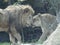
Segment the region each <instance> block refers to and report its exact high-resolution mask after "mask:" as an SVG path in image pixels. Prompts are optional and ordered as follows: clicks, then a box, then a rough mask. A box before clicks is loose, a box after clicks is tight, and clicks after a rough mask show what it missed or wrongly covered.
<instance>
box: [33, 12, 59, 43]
mask: <svg viewBox="0 0 60 45" xmlns="http://www.w3.org/2000/svg"><path fill="white" fill-rule="evenodd" d="M57 24H58V22H57V20H56V16H54V15H51V14H48V13H45V14H40V13H39V14H38V15H36V16H34V17H33V27H36V26H37V27H41V28H42V32H43V33H42V35H41V37H40V39H39V40H38V42H40V43H43V42H44V41H45V40H46V39H47V37H48V36H49V35H50V34H51V33H52V32H53V31H54V30H55V29H56V27H57Z"/></svg>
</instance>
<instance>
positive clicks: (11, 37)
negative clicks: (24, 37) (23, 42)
mask: <svg viewBox="0 0 60 45" xmlns="http://www.w3.org/2000/svg"><path fill="white" fill-rule="evenodd" d="M9 37H10V42H11V45H16V42H15V38H14V36H13V35H12V34H11V33H9Z"/></svg>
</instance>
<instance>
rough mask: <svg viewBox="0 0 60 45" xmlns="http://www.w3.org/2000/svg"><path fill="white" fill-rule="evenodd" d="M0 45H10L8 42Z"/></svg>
mask: <svg viewBox="0 0 60 45" xmlns="http://www.w3.org/2000/svg"><path fill="white" fill-rule="evenodd" d="M0 45H10V43H8V42H0Z"/></svg>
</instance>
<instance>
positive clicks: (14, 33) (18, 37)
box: [11, 26, 21, 45]
mask: <svg viewBox="0 0 60 45" xmlns="http://www.w3.org/2000/svg"><path fill="white" fill-rule="evenodd" d="M11 32H12V34H13V36H14V37H15V38H16V39H17V41H18V42H17V43H18V45H21V35H20V34H19V33H18V32H17V31H16V29H15V27H14V26H11Z"/></svg>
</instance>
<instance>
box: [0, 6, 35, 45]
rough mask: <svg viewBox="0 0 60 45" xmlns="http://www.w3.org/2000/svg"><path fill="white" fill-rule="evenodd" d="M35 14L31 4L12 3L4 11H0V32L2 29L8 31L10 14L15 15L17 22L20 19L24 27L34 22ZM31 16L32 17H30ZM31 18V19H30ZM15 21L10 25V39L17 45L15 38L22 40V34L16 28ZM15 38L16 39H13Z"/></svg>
mask: <svg viewBox="0 0 60 45" xmlns="http://www.w3.org/2000/svg"><path fill="white" fill-rule="evenodd" d="M33 14H34V10H33V9H32V7H31V6H29V5H11V6H8V7H7V8H6V9H4V10H3V11H1V12H0V17H1V20H0V27H1V28H0V29H1V30H0V32H1V31H5V32H8V28H9V27H8V25H9V23H8V22H9V16H10V15H11V17H13V18H14V19H15V18H16V19H18V20H16V22H17V21H18V22H19V23H20V25H21V26H22V25H23V27H25V26H30V25H31V23H32V15H33ZM29 17H31V18H29ZM30 19H31V20H30ZM14 23H15V22H13V23H12V24H11V26H10V29H11V30H10V31H11V33H9V36H10V41H11V42H12V45H15V43H16V42H15V38H16V39H17V40H18V41H19V42H21V36H20V34H19V33H18V32H17V31H16V29H15V24H14ZM13 39H14V40H13Z"/></svg>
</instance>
